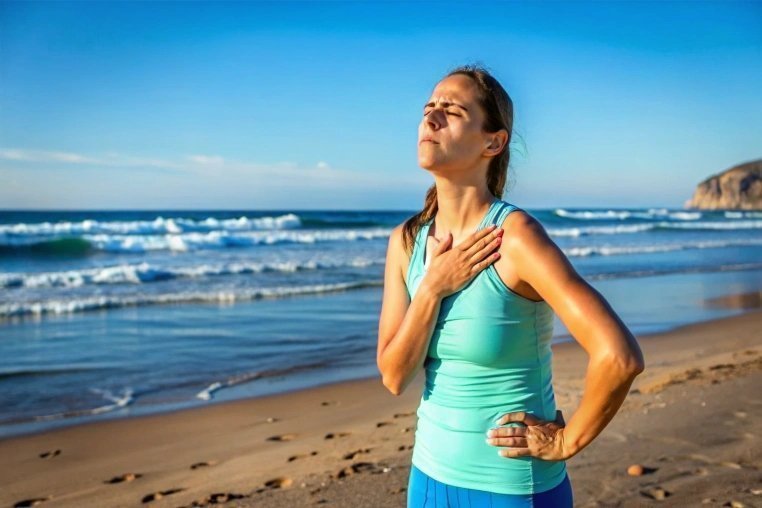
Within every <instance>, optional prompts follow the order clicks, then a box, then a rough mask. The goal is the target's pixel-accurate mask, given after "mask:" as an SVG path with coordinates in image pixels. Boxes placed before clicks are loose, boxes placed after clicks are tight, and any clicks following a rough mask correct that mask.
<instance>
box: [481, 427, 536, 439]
mask: <svg viewBox="0 0 762 508" xmlns="http://www.w3.org/2000/svg"><path fill="white" fill-rule="evenodd" d="M526 433H527V428H526V427H498V428H496V429H489V430H488V431H487V437H511V436H526Z"/></svg>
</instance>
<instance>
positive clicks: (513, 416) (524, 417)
mask: <svg viewBox="0 0 762 508" xmlns="http://www.w3.org/2000/svg"><path fill="white" fill-rule="evenodd" d="M511 422H518V423H523V424H525V425H537V424H538V423H540V420H539V419H538V418H537V417H536V416H535V415H533V414H531V413H527V412H526V411H516V412H514V413H506V414H504V415H503V416H501V417H500V419H499V420H498V421H497V424H498V425H504V424H506V423H511Z"/></svg>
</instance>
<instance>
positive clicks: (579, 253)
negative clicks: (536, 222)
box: [562, 238, 762, 257]
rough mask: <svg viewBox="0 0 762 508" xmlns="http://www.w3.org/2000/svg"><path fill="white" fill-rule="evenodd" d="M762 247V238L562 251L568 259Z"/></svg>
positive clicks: (580, 248)
mask: <svg viewBox="0 0 762 508" xmlns="http://www.w3.org/2000/svg"><path fill="white" fill-rule="evenodd" d="M756 245H762V238H749V239H743V240H704V241H695V242H681V243H665V244H652V245H594V246H584V247H568V248H564V249H562V250H563V252H564V254H566V255H567V256H569V257H587V256H617V255H627V254H651V253H659V252H673V251H678V250H690V249H719V248H723V247H750V246H756Z"/></svg>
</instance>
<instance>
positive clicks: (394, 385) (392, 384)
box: [382, 376, 404, 395]
mask: <svg viewBox="0 0 762 508" xmlns="http://www.w3.org/2000/svg"><path fill="white" fill-rule="evenodd" d="M382 382H383V383H384V386H385V387H386V389H387V390H389V392H391V394H392V395H402V392H403V391H404V387H403V386H402V383H400V382H398V381H395V380H391V379H389V377H388V376H384V377H383V378H382Z"/></svg>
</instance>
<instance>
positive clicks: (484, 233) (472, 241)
mask: <svg viewBox="0 0 762 508" xmlns="http://www.w3.org/2000/svg"><path fill="white" fill-rule="evenodd" d="M495 228H497V226H496V225H494V224H490V225H489V226H487V227H486V228H482V229H480V230H478V231H475V232H474V233H471V234H470V235H469V236H467V237H466V239H465V240H463V241H462V242H461V243H459V244H458V247H459V248H460V249H461V250H463V251H466V252H470V251H471V248H472V247H473V246H474V245H477V244H478V242H479V241H481V240H482V239H483V238H485V237H487V242H489V240H490V239H489V235H490V234H491V233H492V232H493V231H494V230H495ZM476 250H479V248H478V247H477V248H476V249H474V252H475V251H476Z"/></svg>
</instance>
